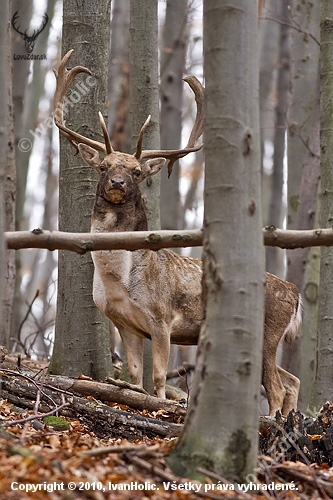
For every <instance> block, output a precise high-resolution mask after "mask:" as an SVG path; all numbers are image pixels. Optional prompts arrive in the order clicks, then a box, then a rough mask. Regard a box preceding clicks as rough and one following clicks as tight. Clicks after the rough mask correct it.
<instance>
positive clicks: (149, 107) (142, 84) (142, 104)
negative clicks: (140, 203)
mask: <svg viewBox="0 0 333 500" xmlns="http://www.w3.org/2000/svg"><path fill="white" fill-rule="evenodd" d="M130 65H131V78H130V101H131V111H130V120H131V135H132V149H133V150H135V146H136V143H137V138H138V136H139V132H140V129H141V127H142V125H143V124H144V122H145V121H146V119H147V117H148V115H151V121H150V124H149V127H148V128H147V130H146V132H145V136H144V139H143V144H144V147H143V149H160V126H159V90H158V23H157V2H156V0H131V4H130ZM140 189H141V192H142V196H143V200H144V204H145V210H146V213H147V218H148V227H149V229H151V230H155V229H159V228H160V227H161V223H160V213H159V196H160V175H159V174H157V175H154V176H153V177H149V178H148V179H147V180H146V181H144V182H142V183H141V184H140Z"/></svg>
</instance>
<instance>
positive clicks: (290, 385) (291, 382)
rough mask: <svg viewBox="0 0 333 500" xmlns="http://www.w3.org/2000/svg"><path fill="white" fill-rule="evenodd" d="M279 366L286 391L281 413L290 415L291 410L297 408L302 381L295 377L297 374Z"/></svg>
mask: <svg viewBox="0 0 333 500" xmlns="http://www.w3.org/2000/svg"><path fill="white" fill-rule="evenodd" d="M277 368H278V371H279V374H280V379H281V381H282V384H283V386H284V388H285V391H286V392H285V397H284V401H283V405H282V412H281V413H282V414H283V415H288V413H289V412H290V410H297V401H298V393H299V388H300V381H299V379H298V378H297V377H295V375H292V374H291V373H289V372H287V371H286V370H284V369H283V368H281V367H280V366H278V367H277Z"/></svg>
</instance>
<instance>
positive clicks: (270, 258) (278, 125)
mask: <svg viewBox="0 0 333 500" xmlns="http://www.w3.org/2000/svg"><path fill="white" fill-rule="evenodd" d="M288 6H289V0H282V1H281V2H280V6H279V7H280V8H279V10H280V12H279V14H280V15H279V19H281V21H282V23H283V22H287V19H288V15H289V10H288ZM289 31H290V28H289V27H288V26H286V25H285V24H281V25H280V39H279V49H280V50H279V58H278V76H277V85H276V91H277V103H276V109H275V123H274V127H275V128H274V153H273V173H272V179H271V199H270V204H269V213H268V218H267V223H268V225H273V226H275V227H282V225H283V219H284V216H285V213H284V212H285V211H284V210H283V202H282V198H283V169H284V156H285V145H286V128H287V122H286V120H287V116H288V104H289V102H288V97H289V93H288V90H289V83H290V50H289V38H290V37H289ZM283 268H284V265H283V259H281V250H279V249H278V248H274V247H268V248H267V249H266V270H267V271H269V272H270V273H273V274H276V275H277V276H281V277H283V276H284V273H283V271H282V269H283Z"/></svg>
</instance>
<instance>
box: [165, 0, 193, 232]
mask: <svg viewBox="0 0 333 500" xmlns="http://www.w3.org/2000/svg"><path fill="white" fill-rule="evenodd" d="M187 14H188V0H167V5H166V13H165V20H164V28H163V38H162V47H161V69H160V75H161V85H160V93H161V147H162V148H163V149H179V148H180V143H181V131H182V103H183V82H182V77H183V73H184V68H185V59H186V49H187V44H188V26H187ZM179 174H180V173H179V162H178V161H177V162H176V163H175V164H174V166H173V169H172V175H171V177H170V178H168V172H167V169H163V170H162V172H161V185H162V187H163V189H161V200H160V208H161V228H162V229H181V225H180V222H181V221H180V194H179Z"/></svg>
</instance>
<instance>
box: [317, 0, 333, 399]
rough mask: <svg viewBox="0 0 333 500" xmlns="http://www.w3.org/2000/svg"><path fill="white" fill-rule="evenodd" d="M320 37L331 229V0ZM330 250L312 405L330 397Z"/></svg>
mask: <svg viewBox="0 0 333 500" xmlns="http://www.w3.org/2000/svg"><path fill="white" fill-rule="evenodd" d="M320 10H321V12H320V38H321V52H320V59H321V69H320V83H321V89H320V90H321V92H320V95H321V103H320V111H321V119H320V125H321V133H320V150H321V207H320V208H321V214H320V215H321V216H320V218H321V225H322V226H323V227H329V228H332V227H333V224H332V221H333V168H332V159H333V113H332V101H333V90H332V89H333V80H332V75H333V60H332V48H333V3H332V2H331V1H330V0H321V2H320ZM332 287H333V249H332V247H330V248H324V247H323V248H321V260H320V286H319V302H318V346H317V367H316V377H315V387H314V394H313V398H312V399H313V405H317V406H319V405H322V404H323V403H324V402H325V401H327V400H329V401H331V400H332V399H333V385H332V380H333V362H332V352H333V337H332V330H333V316H332V310H333V295H332Z"/></svg>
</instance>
